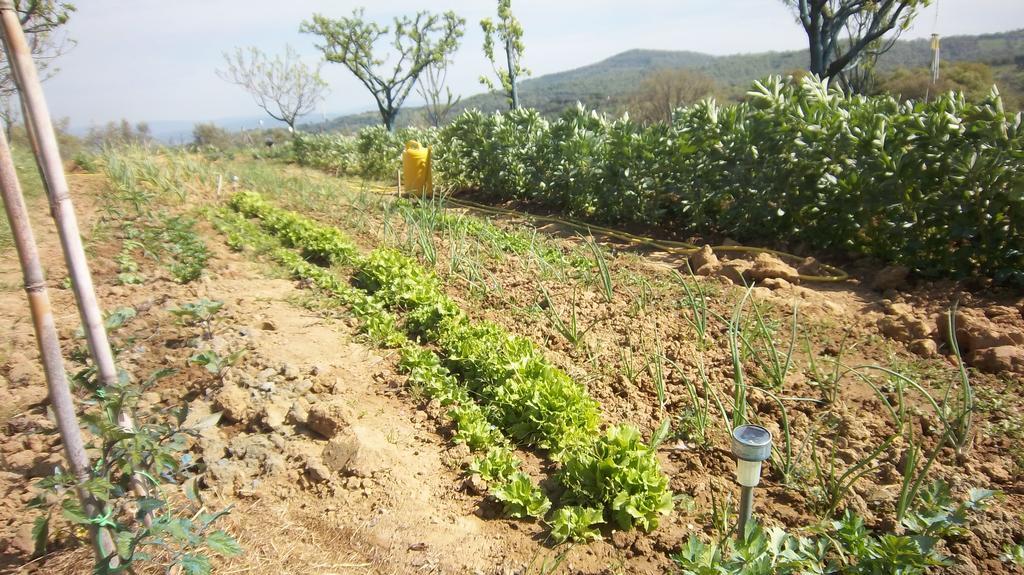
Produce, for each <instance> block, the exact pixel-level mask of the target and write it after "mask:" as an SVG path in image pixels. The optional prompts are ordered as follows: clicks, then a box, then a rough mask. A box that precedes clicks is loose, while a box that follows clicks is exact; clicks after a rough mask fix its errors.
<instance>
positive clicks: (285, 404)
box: [263, 397, 291, 431]
mask: <svg viewBox="0 0 1024 575" xmlns="http://www.w3.org/2000/svg"><path fill="white" fill-rule="evenodd" d="M290 409H291V402H290V401H288V400H287V399H284V398H281V397H278V398H276V399H274V400H273V401H269V402H267V404H266V405H265V406H263V424H264V425H266V426H267V427H268V428H270V429H273V430H275V431H277V430H280V429H281V428H283V427H284V423H285V420H286V419H287V417H288V411H289V410H290Z"/></svg>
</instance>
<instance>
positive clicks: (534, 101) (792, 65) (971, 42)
mask: <svg viewBox="0 0 1024 575" xmlns="http://www.w3.org/2000/svg"><path fill="white" fill-rule="evenodd" d="M942 58H943V60H944V61H946V62H965V61H969V62H982V63H985V64H988V65H990V66H992V67H993V68H994V70H995V72H996V80H997V82H998V83H999V84H1001V85H1002V84H1005V85H1006V87H1008V88H1011V89H1024V72H1022V70H1024V29H1021V30H1013V31H1010V32H1002V33H998V34H982V35H977V36H950V37H948V38H943V39H942ZM808 59H809V58H808V55H807V51H806V50H796V51H791V52H762V53H757V54H733V55H729V56H713V55H710V54H702V53H700V52H688V51H678V52H677V51H668V50H629V51H626V52H622V53H621V54H616V55H615V56H612V57H610V58H608V59H606V60H602V61H600V62H597V63H594V64H590V65H587V66H583V67H581V68H576V69H573V70H567V71H565V72H556V73H553V74H547V75H544V76H540V77H537V78H530V79H527V80H525V81H523V82H522V83H521V84H520V85H519V86H520V94H521V97H522V100H523V103H524V105H526V106H530V107H533V108H537V109H538V110H540V111H541V112H543V113H544V114H548V115H556V114H558V113H560V112H561V111H563V110H564V109H565V108H566V107H569V106H573V105H575V104H576V102H581V103H583V104H584V105H586V106H588V107H591V108H596V109H601V110H608V111H613V110H615V109H616V108H617V107H618V106H619V105H620V104H621V101H622V98H623V97H625V96H626V95H627V94H629V93H630V92H631V91H632V90H633V89H634V88H635V87H636V86H637V84H638V83H639V82H640V81H642V79H643V78H644V77H645V76H646V75H647V74H649V73H651V72H652V71H654V70H659V69H665V68H684V69H692V70H698V71H701V72H704V73H705V74H708V75H709V76H711V77H712V78H714V79H715V80H716V81H718V82H719V84H721V85H722V87H723V88H724V90H725V91H726V93H727V94H731V95H734V96H739V95H742V93H743V92H744V91H745V90H746V88H747V86H748V85H749V84H750V82H752V81H754V80H756V79H758V78H761V77H764V76H767V75H769V74H785V73H788V72H791V71H794V70H800V69H804V68H805V67H806V65H807V61H808ZM930 61H931V48H930V45H929V41H928V40H909V41H903V40H901V41H899V42H897V43H896V44H895V45H894V46H893V48H892V49H891V50H890V51H889V52H888V53H886V54H885V55H884V56H882V58H881V59H880V61H879V64H878V66H879V69H880V70H881V71H886V70H892V69H895V68H901V67H905V68H919V67H926V66H927V65H928V63H929V62H930ZM505 107H506V104H505V100H504V98H503V97H502V96H500V95H497V94H493V93H484V94H476V95H474V96H469V97H466V98H463V100H462V102H460V104H459V105H458V107H457V109H456V112H458V111H461V110H464V109H469V108H477V109H479V110H482V111H486V112H492V111H496V110H503V109H505ZM421 117H422V111H421V110H420V109H419V108H416V107H410V108H406V109H404V110H403V112H402V114H401V116H400V117H399V124H400V125H404V124H409V123H413V122H418V121H420V118H421ZM379 122H380V116H379V115H378V114H377V113H376V112H365V113H362V114H354V115H349V116H341V117H339V118H335V119H333V120H330V121H329V122H328V124H327V129H328V130H332V131H333V130H343V131H350V130H356V129H359V128H362V127H364V126H367V125H373V124H377V123H379Z"/></svg>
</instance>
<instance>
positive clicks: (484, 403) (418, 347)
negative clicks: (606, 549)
mask: <svg viewBox="0 0 1024 575" xmlns="http://www.w3.org/2000/svg"><path fill="white" fill-rule="evenodd" d="M230 206H231V208H232V209H233V210H235V212H234V213H231V212H228V213H221V214H220V215H219V217H218V218H217V219H216V225H217V226H218V228H219V229H220V230H221V232H222V233H224V234H225V236H226V238H227V241H228V243H229V245H231V246H232V247H234V248H236V249H241V248H243V247H245V246H249V247H255V248H257V249H259V250H261V251H263V252H266V253H268V254H269V255H270V256H271V257H272V258H274V259H275V260H276V261H277V262H278V263H280V264H282V265H284V266H285V267H287V268H288V269H289V271H290V272H291V273H292V275H293V276H295V277H297V278H302V279H304V280H306V281H309V282H311V283H312V284H313V285H315V286H317V287H318V288H320V289H321V290H323V291H324V292H326V293H328V294H331V295H332V296H333V297H335V298H336V299H337V300H338V302H339V303H341V304H343V305H345V306H348V307H350V308H351V309H352V310H353V313H354V314H355V315H356V316H357V317H358V318H359V319H360V320H361V321H362V324H363V329H364V330H365V331H366V332H367V333H368V334H369V335H370V336H371V337H373V338H374V339H375V340H376V341H378V342H379V343H381V344H383V345H386V346H390V347H397V348H399V350H400V357H401V360H400V367H401V368H402V369H403V370H404V371H405V372H406V373H408V374H409V384H410V385H411V386H413V387H414V388H415V389H417V390H418V391H420V392H421V393H423V394H424V395H425V396H426V397H428V398H430V399H433V400H436V401H438V402H440V404H441V405H443V406H445V407H447V408H448V410H449V411H448V417H449V418H450V419H451V421H452V423H453V427H454V429H455V434H454V440H455V441H457V442H460V443H465V444H466V445H467V446H468V447H469V448H470V449H471V450H472V451H473V452H475V453H477V454H478V455H479V457H478V458H477V459H476V461H475V462H474V463H473V464H472V466H471V468H470V469H471V471H472V472H474V473H478V474H479V475H480V476H481V478H482V479H483V480H485V481H486V482H488V484H489V487H490V490H491V494H492V495H493V496H494V497H495V498H496V499H497V500H499V501H501V502H502V503H503V505H504V510H505V512H506V514H508V515H509V516H512V517H536V518H540V519H545V518H546V521H547V523H548V524H550V526H551V533H552V536H553V538H554V539H556V540H559V541H561V540H566V539H574V540H583V539H589V538H594V537H597V533H598V532H597V526H598V525H599V524H602V523H605V522H610V523H611V524H613V525H615V526H616V527H617V528H620V529H631V528H633V527H639V528H641V529H643V530H651V529H654V528H655V527H657V525H658V521H659V518H660V517H661V516H662V515H664V514H666V513H668V512H669V511H670V510H671V508H672V496H671V492H670V491H669V488H668V478H667V476H666V475H665V474H664V473H662V471H661V469H660V466H659V464H658V460H657V457H656V456H655V450H654V447H653V446H652V445H648V444H646V443H645V442H644V441H643V440H642V438H641V436H640V434H639V432H637V430H635V429H633V428H632V427H629V426H626V425H618V426H612V427H609V428H608V429H606V430H605V431H604V432H603V433H602V432H601V430H600V428H601V426H600V419H601V418H600V412H599V408H598V404H597V402H595V401H594V400H593V399H592V398H591V397H590V396H589V395H588V394H587V391H586V389H585V388H584V387H583V386H582V385H580V384H579V383H578V382H576V381H574V380H573V379H572V378H571V377H569V376H568V375H567V374H566V373H565V372H563V371H562V370H560V369H558V368H557V367H555V366H554V365H552V364H551V363H550V362H549V361H548V360H547V359H546V358H545V356H544V354H543V353H542V352H541V350H540V349H538V348H537V347H536V346H535V345H534V344H533V343H532V342H530V341H529V340H527V339H524V338H521V337H517V336H513V335H511V334H510V333H509V332H508V331H506V330H505V329H504V328H503V327H501V326H498V325H496V324H493V323H490V322H478V321H473V320H471V319H469V318H468V317H467V316H466V314H465V313H464V312H463V311H462V310H461V309H460V308H459V306H458V305H457V303H456V302H455V301H453V300H452V299H451V298H450V297H448V296H447V295H445V294H444V292H443V291H442V290H441V287H440V285H439V283H438V280H437V278H436V276H435V275H434V274H433V273H432V272H431V271H428V270H427V269H425V268H424V267H423V266H421V265H420V264H419V263H418V262H417V261H415V260H414V259H411V258H409V257H407V256H405V255H403V254H401V253H400V252H397V251H395V250H392V249H387V248H381V249H376V250H373V251H370V252H369V253H368V254H365V255H363V254H360V253H359V252H358V251H357V250H356V247H355V245H354V244H353V243H352V242H351V240H350V239H349V238H348V237H346V236H345V234H344V233H343V232H341V231H340V230H338V229H337V228H334V227H331V226H326V225H322V224H320V223H318V222H316V221H314V220H311V219H309V218H306V217H304V216H302V215H300V214H297V213H295V212H290V211H286V210H282V209H280V208H277V207H275V206H272V205H271V204H269V203H268V202H266V201H265V200H264V199H263V198H262V197H261V196H260V195H258V194H256V193H253V192H240V193H239V194H237V195H235V196H234V197H233V198H232V200H231V202H230ZM250 218H251V219H250ZM330 266H341V267H342V268H343V269H347V270H350V271H351V274H352V276H351V283H350V282H346V281H343V280H341V279H339V277H338V275H337V274H336V273H335V272H334V271H332V270H331V269H329V267H330ZM517 447H518V448H530V449H534V450H538V451H539V452H542V453H544V454H546V456H547V458H548V460H549V461H550V462H551V463H552V464H553V465H555V466H556V467H557V472H556V473H555V480H556V482H557V484H558V485H559V490H558V491H560V493H559V496H558V501H557V502H558V505H557V508H556V509H553V510H552V502H551V500H550V499H549V497H548V495H547V494H545V492H544V491H543V490H541V489H540V488H539V487H538V485H537V484H536V483H535V482H534V481H533V480H532V479H531V477H530V476H529V475H528V474H526V473H525V472H523V471H521V470H520V466H521V462H520V460H519V459H518V457H517V456H516V455H515V451H514V449H515V448H517Z"/></svg>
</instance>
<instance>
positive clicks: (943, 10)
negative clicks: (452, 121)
mask: <svg viewBox="0 0 1024 575" xmlns="http://www.w3.org/2000/svg"><path fill="white" fill-rule="evenodd" d="M75 4H76V6H77V7H78V11H77V12H76V13H75V14H74V16H73V17H72V19H71V21H70V22H69V24H68V27H67V31H68V33H69V35H70V36H71V37H72V38H74V39H75V40H76V41H77V42H78V45H77V46H76V47H75V48H74V50H73V51H72V52H71V53H69V54H67V55H66V56H65V57H64V58H63V59H62V60H61V62H60V67H61V72H60V74H59V75H58V76H57V77H55V78H54V79H52V80H50V81H49V82H48V83H47V84H46V92H47V95H48V98H49V101H50V104H51V106H52V107H53V112H54V115H55V116H57V117H63V116H69V117H71V119H72V124H73V125H76V126H88V125H90V124H98V123H103V122H106V121H108V120H116V119H120V118H127V119H129V120H131V121H140V120H147V121H160V120H187V121H195V120H203V119H216V118H225V117H239V116H255V115H258V114H260V113H261V112H260V111H259V110H258V109H257V108H256V107H255V106H254V105H253V104H252V100H251V99H250V98H249V96H248V95H247V94H246V93H245V92H244V91H243V90H242V89H241V88H239V87H236V86H233V85H230V84H227V83H225V82H224V81H222V80H220V79H219V78H218V77H217V76H216V75H215V73H214V70H215V69H216V68H217V67H219V66H221V64H222V62H223V56H222V54H223V53H224V52H225V51H229V50H232V49H233V47H235V46H247V45H256V46H259V47H260V48H262V49H264V50H266V51H269V52H276V51H280V50H282V49H283V48H284V46H285V45H286V44H291V45H292V46H294V47H295V48H297V49H298V50H300V52H301V53H303V54H304V55H305V56H306V57H307V59H308V60H309V61H310V62H313V61H315V60H317V59H319V53H318V52H317V51H316V49H315V48H314V47H313V42H314V37H313V36H311V35H308V34H299V32H298V29H299V24H300V23H301V22H302V20H303V19H306V18H308V17H309V16H310V15H311V14H313V13H314V12H319V13H322V14H324V15H327V16H333V17H339V16H343V15H348V14H349V13H351V11H352V9H353V8H354V7H356V6H359V5H367V10H366V15H367V16H368V17H370V18H374V19H378V20H379V21H385V20H388V21H389V20H390V18H391V17H393V16H395V15H398V14H411V13H413V12H415V11H416V10H418V9H422V8H424V7H429V8H430V9H432V10H436V11H441V10H445V9H452V10H455V11H456V12H457V13H458V14H460V15H461V16H463V17H464V18H466V20H467V31H466V35H465V37H464V38H463V43H462V47H461V48H460V50H459V52H458V53H457V54H456V56H455V63H454V66H453V68H452V69H451V71H450V72H449V80H450V81H451V83H452V86H453V88H454V89H455V90H456V91H457V92H459V93H463V94H472V93H475V92H479V91H480V90H481V88H480V86H479V84H478V83H477V78H479V76H480V75H481V74H482V73H485V72H488V71H489V70H490V68H489V64H488V63H487V61H486V60H485V59H484V57H483V55H482V53H481V49H480V45H481V41H482V35H481V32H480V27H479V21H480V19H481V18H482V17H485V16H488V15H490V12H492V11H493V10H494V6H495V2H493V1H491V0H447V2H445V1H444V0H441V1H431V2H423V1H422V0H419V1H412V0H377V1H375V2H368V1H365V0H364V1H363V2H354V1H348V0H334V1H328V0H285V1H281V0H274V1H270V0H171V1H168V0H79V1H77V2H75ZM939 4H940V8H939V14H938V25H937V28H936V31H937V32H939V33H940V34H943V35H945V36H949V35H954V34H977V33H984V32H1000V31H1006V30H1011V29H1016V28H1024V0H939ZM513 9H514V11H515V12H516V14H517V15H518V17H519V19H520V20H521V21H522V23H523V26H524V28H525V42H526V54H525V57H524V62H525V64H526V65H527V66H528V67H529V68H531V69H532V70H533V73H534V76H538V75H541V74H546V73H550V72H557V71H560V70H566V69H569V68H574V67H578V66H582V65H586V64H590V63H593V62H597V61H599V60H601V59H604V58H606V57H608V56H612V55H614V54H616V53H619V52H622V51H624V50H628V49H631V48H653V49H665V50H695V51H701V52H708V53H712V54H732V53H739V52H760V51H765V50H790V49H799V48H804V47H806V37H805V36H804V35H803V30H802V29H801V28H800V27H799V26H798V25H797V24H796V22H795V20H794V19H793V16H792V14H791V13H790V12H789V9H788V8H786V7H785V6H784V5H783V3H782V2H781V1H779V0H629V1H622V0H619V1H616V0H516V1H515V2H514V3H513ZM934 22H935V9H934V8H929V9H927V10H926V11H925V13H924V14H923V15H922V17H920V18H919V19H918V21H917V25H916V26H914V28H913V29H912V30H910V31H909V32H908V33H906V34H905V35H904V37H907V38H919V37H927V36H928V35H929V34H931V33H932V31H933V24H934ZM323 75H324V77H325V79H326V80H327V81H328V82H329V84H330V86H331V91H330V93H329V95H328V97H327V100H326V102H325V103H324V104H323V105H322V111H325V112H327V113H328V114H334V113H341V112H351V111H357V110H369V109H374V105H373V100H372V97H371V96H370V95H369V93H368V92H366V91H365V89H364V88H363V87H362V85H361V84H359V83H358V81H356V80H355V79H354V78H353V77H352V76H351V74H350V73H349V72H348V71H347V70H346V69H345V68H344V66H342V65H340V64H330V63H328V64H324V67H323ZM413 98H414V95H413V96H410V101H411V100H412V99H413ZM318 115H319V113H318ZM307 119H310V120H312V119H314V118H307Z"/></svg>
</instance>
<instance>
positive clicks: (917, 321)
mask: <svg viewBox="0 0 1024 575" xmlns="http://www.w3.org/2000/svg"><path fill="white" fill-rule="evenodd" d="M888 312H889V314H890V315H887V316H885V317H883V318H881V319H879V320H878V329H879V330H880V331H881V332H882V334H884V335H885V336H886V337H888V338H891V339H894V340H896V341H902V342H904V343H910V342H912V341H915V340H919V339H928V338H930V337H931V336H932V334H933V333H934V332H935V326H934V325H932V324H931V323H929V322H927V321H925V320H923V319H921V318H919V317H917V316H915V315H914V312H913V308H911V307H910V306H909V305H906V304H901V303H895V304H891V305H890V306H889V309H888Z"/></svg>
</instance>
